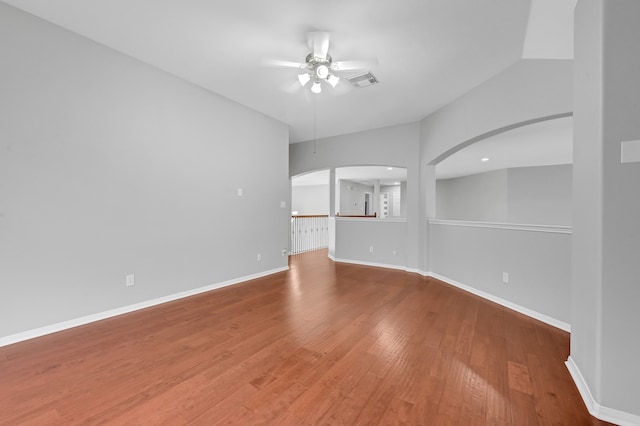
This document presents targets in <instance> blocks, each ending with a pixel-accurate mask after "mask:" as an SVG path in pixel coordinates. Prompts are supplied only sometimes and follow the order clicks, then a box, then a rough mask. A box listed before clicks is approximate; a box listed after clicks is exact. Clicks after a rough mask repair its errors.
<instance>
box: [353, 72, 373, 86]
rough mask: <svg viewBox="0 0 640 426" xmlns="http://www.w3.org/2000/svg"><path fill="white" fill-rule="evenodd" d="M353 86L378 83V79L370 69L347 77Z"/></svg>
mask: <svg viewBox="0 0 640 426" xmlns="http://www.w3.org/2000/svg"><path fill="white" fill-rule="evenodd" d="M347 80H349V83H351V85H352V86H353V87H358V88H359V87H367V86H371V85H373V84H377V83H378V79H377V78H376V77H375V76H374V75H373V74H371V72H370V71H367V72H363V73H361V74H356V75H352V76H350V77H347Z"/></svg>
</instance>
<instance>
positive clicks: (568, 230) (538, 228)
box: [429, 219, 573, 234]
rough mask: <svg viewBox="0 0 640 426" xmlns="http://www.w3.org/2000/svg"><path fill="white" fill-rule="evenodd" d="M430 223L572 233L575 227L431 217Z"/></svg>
mask: <svg viewBox="0 0 640 426" xmlns="http://www.w3.org/2000/svg"><path fill="white" fill-rule="evenodd" d="M429 225H445V226H464V227H468V228H491V229H508V230H511V231H529V232H547V233H552V234H571V233H572V232H573V228H572V227H571V226H563V225H527V224H519V223H497V222H473V221H465V220H441V219H430V220H429Z"/></svg>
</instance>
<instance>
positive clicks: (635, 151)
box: [620, 140, 640, 163]
mask: <svg viewBox="0 0 640 426" xmlns="http://www.w3.org/2000/svg"><path fill="white" fill-rule="evenodd" d="M620 157H621V158H620V161H621V162H623V163H637V162H640V140H638V141H623V142H622V143H621V144H620Z"/></svg>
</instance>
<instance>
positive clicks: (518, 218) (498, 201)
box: [436, 164, 572, 225]
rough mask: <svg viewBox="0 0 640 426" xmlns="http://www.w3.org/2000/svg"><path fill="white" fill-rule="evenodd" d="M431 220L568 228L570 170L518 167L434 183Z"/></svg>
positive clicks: (548, 167)
mask: <svg viewBox="0 0 640 426" xmlns="http://www.w3.org/2000/svg"><path fill="white" fill-rule="evenodd" d="M436 191H437V192H436V217H437V218H438V219H449V220H470V221H481V222H509V223H522V224H541V225H570V224H571V192H572V167H571V165H570V164H564V165H553V166H536V167H518V168H511V169H503V170H496V171H492V172H486V173H478V174H475V175H469V176H463V177H458V178H452V179H441V180H438V181H437V182H436Z"/></svg>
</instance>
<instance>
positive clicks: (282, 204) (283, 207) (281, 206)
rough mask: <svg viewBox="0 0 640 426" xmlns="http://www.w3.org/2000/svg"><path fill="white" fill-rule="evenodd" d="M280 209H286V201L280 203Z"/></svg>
mask: <svg viewBox="0 0 640 426" xmlns="http://www.w3.org/2000/svg"><path fill="white" fill-rule="evenodd" d="M280 208H281V209H286V208H287V202H286V201H280Z"/></svg>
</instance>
